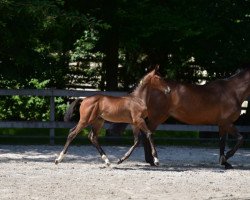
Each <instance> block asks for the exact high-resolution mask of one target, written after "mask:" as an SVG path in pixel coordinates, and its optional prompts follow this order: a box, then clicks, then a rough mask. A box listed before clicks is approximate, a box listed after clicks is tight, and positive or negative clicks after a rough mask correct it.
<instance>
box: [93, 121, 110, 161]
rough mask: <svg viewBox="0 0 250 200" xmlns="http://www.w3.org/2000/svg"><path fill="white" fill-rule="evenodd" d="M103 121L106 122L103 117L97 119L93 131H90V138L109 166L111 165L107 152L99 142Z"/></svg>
mask: <svg viewBox="0 0 250 200" xmlns="http://www.w3.org/2000/svg"><path fill="white" fill-rule="evenodd" d="M103 123H104V120H103V119H97V120H96V121H95V122H94V123H93V124H92V128H91V131H90V132H89V135H88V138H89V140H90V141H91V143H92V144H93V145H94V146H95V148H96V149H97V151H98V152H99V153H100V155H101V158H102V159H103V160H104V162H105V164H106V165H107V166H109V165H110V161H109V159H108V157H107V156H106V154H105V152H104V151H103V149H102V147H101V146H100V144H99V142H98V133H99V131H100V129H101V128H102V126H103Z"/></svg>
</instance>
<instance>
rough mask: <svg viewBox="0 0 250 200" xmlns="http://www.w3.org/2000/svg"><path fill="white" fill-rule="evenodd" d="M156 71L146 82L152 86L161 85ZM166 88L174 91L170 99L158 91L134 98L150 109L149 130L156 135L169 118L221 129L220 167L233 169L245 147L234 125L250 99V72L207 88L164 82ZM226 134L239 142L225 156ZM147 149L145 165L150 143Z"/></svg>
mask: <svg viewBox="0 0 250 200" xmlns="http://www.w3.org/2000/svg"><path fill="white" fill-rule="evenodd" d="M157 70H158V68H157V69H154V70H153V71H151V72H150V73H148V74H147V75H146V76H145V77H144V79H145V80H146V79H151V81H150V83H152V84H154V83H156V82H158V81H157V80H158V79H159V75H158V74H157ZM143 81H144V80H142V82H143ZM165 85H168V86H169V87H170V89H171V93H169V95H164V94H163V93H162V92H161V91H159V90H158V89H157V87H153V88H151V90H150V92H149V93H148V92H145V91H139V90H137V91H135V92H134V93H133V95H134V96H136V97H139V98H141V99H143V100H144V101H145V103H146V105H147V109H148V118H147V126H148V128H149V129H150V130H151V131H154V130H155V129H156V128H157V126H158V125H159V124H161V123H163V122H164V121H166V120H167V119H168V118H169V117H170V116H171V117H173V118H175V119H177V120H179V121H181V122H184V123H187V124H206V125H209V124H210V125H218V127H219V136H220V139H219V146H220V157H219V163H220V164H221V165H224V166H225V169H231V168H233V167H232V165H231V164H229V163H228V159H229V158H231V157H232V156H233V155H234V154H235V152H236V151H237V150H238V148H239V147H240V146H241V145H242V143H243V137H242V135H241V134H240V133H239V132H238V130H237V128H236V127H235V126H234V124H233V123H234V122H235V121H236V120H237V119H238V118H239V116H240V113H241V104H242V103H243V101H244V100H246V98H247V97H249V96H250V68H247V69H244V70H241V71H240V72H239V73H237V74H235V75H233V76H231V77H229V78H226V79H220V80H215V81H212V82H210V83H208V84H205V85H195V84H185V83H178V82H176V81H172V80H165ZM159 87H160V86H159ZM227 133H228V134H231V135H232V136H233V137H235V138H236V139H237V142H236V145H235V146H234V147H233V148H232V149H230V150H229V151H228V152H226V155H225V153H224V152H225V142H226V138H227ZM144 149H145V157H146V158H147V159H146V161H148V162H149V163H151V164H152V161H151V158H150V155H149V154H148V151H150V146H149V145H148V142H147V140H146V141H145V144H144Z"/></svg>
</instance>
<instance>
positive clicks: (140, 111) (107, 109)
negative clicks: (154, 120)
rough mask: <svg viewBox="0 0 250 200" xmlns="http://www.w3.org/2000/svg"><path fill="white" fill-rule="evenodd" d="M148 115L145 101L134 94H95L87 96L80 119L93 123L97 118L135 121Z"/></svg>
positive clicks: (83, 102) (125, 121)
mask: <svg viewBox="0 0 250 200" xmlns="http://www.w3.org/2000/svg"><path fill="white" fill-rule="evenodd" d="M146 116H147V107H146V105H145V104H144V102H143V101H142V100H141V99H139V98H136V97H132V96H123V97H115V96H107V95H95V96H91V97H87V98H85V99H84V100H83V101H82V103H81V106H80V119H81V120H82V121H85V122H87V123H88V124H91V123H92V122H93V121H95V120H96V119H97V118H102V119H104V120H106V121H111V122H123V123H133V119H135V118H137V117H140V118H145V117H146Z"/></svg>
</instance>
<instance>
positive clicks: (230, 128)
mask: <svg viewBox="0 0 250 200" xmlns="http://www.w3.org/2000/svg"><path fill="white" fill-rule="evenodd" d="M226 130H227V131H228V133H229V134H231V135H232V136H234V137H236V138H237V142H236V145H235V146H234V147H233V148H232V149H230V150H229V151H228V152H227V153H226V155H224V150H225V140H226V136H225V132H224V136H222V137H221V138H220V164H221V165H225V169H233V167H232V165H231V164H229V163H228V162H227V160H228V159H229V158H231V157H232V156H233V155H234V154H235V152H236V151H237V150H238V149H239V147H240V146H241V145H242V144H243V136H242V135H241V134H240V133H239V132H238V130H237V129H236V127H235V126H234V125H233V124H231V125H230V126H228V128H227V129H226Z"/></svg>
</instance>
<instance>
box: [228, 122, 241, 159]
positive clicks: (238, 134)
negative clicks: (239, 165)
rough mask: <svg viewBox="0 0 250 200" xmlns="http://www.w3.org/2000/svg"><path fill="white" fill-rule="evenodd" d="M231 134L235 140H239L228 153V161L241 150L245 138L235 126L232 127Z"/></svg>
mask: <svg viewBox="0 0 250 200" xmlns="http://www.w3.org/2000/svg"><path fill="white" fill-rule="evenodd" d="M229 133H230V134H231V135H232V136H234V137H235V138H237V142H236V144H235V146H234V147H233V148H232V149H230V150H229V151H228V152H227V153H226V159H227V160H228V159H229V158H231V157H232V156H233V155H234V154H235V152H236V151H237V150H238V149H239V147H240V146H241V145H242V144H243V136H242V135H241V134H240V133H239V132H238V130H237V129H236V128H235V126H232V132H229Z"/></svg>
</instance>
